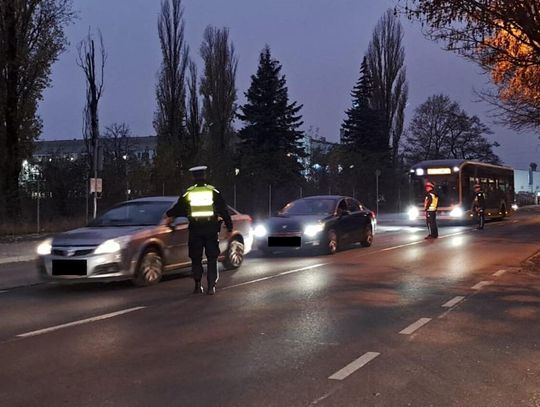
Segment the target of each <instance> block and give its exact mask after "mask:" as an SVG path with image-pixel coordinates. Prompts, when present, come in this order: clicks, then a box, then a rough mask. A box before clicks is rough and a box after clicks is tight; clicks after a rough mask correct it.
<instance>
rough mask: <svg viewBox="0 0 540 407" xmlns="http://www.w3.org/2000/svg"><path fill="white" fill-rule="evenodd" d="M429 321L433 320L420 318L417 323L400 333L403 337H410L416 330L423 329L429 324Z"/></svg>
mask: <svg viewBox="0 0 540 407" xmlns="http://www.w3.org/2000/svg"><path fill="white" fill-rule="evenodd" d="M429 321H431V318H420V319H419V320H418V321H416V322H415V323H414V324H411V325H409V326H408V327H407V328H405V329H403V330H401V331H399V333H400V334H402V335H410V334H412V333H413V332H415V331H416V330H418V329H420V328H421V327H423V326H424V325H425V324H427V323H428V322H429Z"/></svg>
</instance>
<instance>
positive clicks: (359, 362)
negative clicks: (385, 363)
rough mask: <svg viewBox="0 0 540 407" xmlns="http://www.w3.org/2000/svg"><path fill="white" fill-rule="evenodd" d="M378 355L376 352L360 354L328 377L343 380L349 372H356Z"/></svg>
mask: <svg viewBox="0 0 540 407" xmlns="http://www.w3.org/2000/svg"><path fill="white" fill-rule="evenodd" d="M379 355H380V353H378V352H366V353H364V354H363V355H362V356H360V357H359V358H358V359H356V360H353V361H352V362H351V363H349V364H348V365H347V366H345V367H344V368H343V369H341V370H338V371H337V372H336V373H334V374H333V375H332V376H330V377H329V379H331V380H343V379H345V378H347V377H348V376H350V375H351V374H353V373H354V372H356V371H357V370H358V369H360V368H361V367H363V366H365V365H367V364H368V363H369V362H371V361H372V360H373V359H375V358H376V357H377V356H379Z"/></svg>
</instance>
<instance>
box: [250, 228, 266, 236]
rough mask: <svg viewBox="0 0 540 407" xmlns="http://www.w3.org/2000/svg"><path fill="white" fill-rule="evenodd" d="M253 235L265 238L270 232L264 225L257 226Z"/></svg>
mask: <svg viewBox="0 0 540 407" xmlns="http://www.w3.org/2000/svg"><path fill="white" fill-rule="evenodd" d="M253 234H254V235H255V237H265V236H266V235H267V234H268V230H266V227H265V226H264V225H257V226H255V229H253Z"/></svg>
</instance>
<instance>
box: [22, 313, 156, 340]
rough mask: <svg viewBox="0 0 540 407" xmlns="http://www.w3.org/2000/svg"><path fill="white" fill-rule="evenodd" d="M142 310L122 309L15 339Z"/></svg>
mask: <svg viewBox="0 0 540 407" xmlns="http://www.w3.org/2000/svg"><path fill="white" fill-rule="evenodd" d="M143 308H146V307H133V308H128V309H124V310H121V311H116V312H111V313H110V314H104V315H99V316H97V317H92V318H86V319H81V320H79V321H73V322H68V323H67V324H62V325H56V326H51V327H50V328H44V329H39V330H37V331H32V332H26V333H24V334H19V335H17V337H18V338H28V337H30V336H36V335H41V334H45V333H48V332H53V331H57V330H59V329H63V328H68V327H70V326H76V325H82V324H87V323H89V322H95V321H100V320H102V319H108V318H112V317H116V316H118V315H122V314H127V313H128V312H133V311H138V310H140V309H143Z"/></svg>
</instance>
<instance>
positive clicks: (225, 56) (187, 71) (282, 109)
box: [0, 0, 498, 223]
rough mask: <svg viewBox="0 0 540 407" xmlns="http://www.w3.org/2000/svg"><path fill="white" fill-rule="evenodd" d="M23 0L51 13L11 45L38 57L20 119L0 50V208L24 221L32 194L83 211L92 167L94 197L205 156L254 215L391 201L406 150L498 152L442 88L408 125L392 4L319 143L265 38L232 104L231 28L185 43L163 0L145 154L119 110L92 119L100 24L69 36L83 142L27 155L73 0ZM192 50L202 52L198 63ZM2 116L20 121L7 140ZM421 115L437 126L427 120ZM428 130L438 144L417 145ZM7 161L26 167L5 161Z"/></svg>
mask: <svg viewBox="0 0 540 407" xmlns="http://www.w3.org/2000/svg"><path fill="white" fill-rule="evenodd" d="M25 1H26V2H30V1H31V0H25ZM25 1H23V0H21V1H20V2H17V3H11V2H9V1H7V0H0V4H1V5H2V10H3V11H4V12H5V15H6V16H7V17H9V15H10V14H9V13H10V12H12V11H13V10H11V7H14V6H12V5H11V4H17V5H18V4H19V3H21V4H22V3H25ZM32 3H35V4H37V5H39V6H40V7H37V8H34V9H32V10H34V12H35V13H53V14H52V17H54V18H51V19H50V20H48V21H51V24H52V25H51V27H48V30H44V31H43V32H42V33H40V35H42V36H43V38H44V39H48V42H44V43H43V44H41V43H40V44H41V45H40V46H41V47H44V49H39V50H28V49H27V48H25V47H22V48H21V49H20V50H15V51H17V52H20V53H21V54H20V55H21V56H19V57H17V59H16V60H17V62H18V63H19V62H20V63H21V64H29V62H28V61H30V60H31V59H32V60H33V59H35V58H37V59H36V61H38V62H40V61H42V64H41V65H39V64H38V65H36V69H37V68H39V69H40V71H39V72H38V73H36V75H37V76H36V77H37V78H38V80H36V82H33V83H32V82H29V84H28V86H27V87H28V89H34V90H33V91H32V92H33V93H31V94H30V95H28V98H27V99H24V100H22V99H21V100H19V101H18V102H17V103H18V104H17V105H16V106H18V108H19V109H20V113H19V114H18V115H17V116H16V118H18V120H20V122H17V123H15V122H13V123H12V121H13V120H14V116H13V112H12V110H10V106H12V105H13V103H15V102H14V101H13V100H11V99H10V98H12V93H10V88H9V84H10V83H11V82H10V78H11V77H10V76H9V75H10V74H11V75H22V73H19V72H18V71H16V70H15V71H14V72H12V71H10V69H11V70H13V69H15V68H19V69H21V72H23V73H24V72H25V71H24V69H22V66H18V65H17V64H15V65H14V64H13V61H11V62H10V60H9V58H7V59H6V58H3V59H2V60H0V62H1V63H2V64H4V65H5V66H6V67H8V68H9V69H4V70H1V71H0V72H2V75H4V76H2V77H0V85H1V86H0V115H2V118H3V120H2V121H1V123H4V125H3V126H0V141H1V144H0V154H1V155H0V159H1V164H2V171H1V172H2V176H1V177H0V188H1V190H2V197H1V199H0V217H1V218H2V219H4V223H28V222H34V221H35V218H36V216H37V205H38V202H37V197H39V205H40V212H41V216H42V217H43V219H47V218H51V219H54V218H58V217H60V218H66V219H71V218H73V219H78V220H79V221H80V222H83V221H84V220H86V219H88V217H89V216H90V217H91V214H92V199H91V197H90V196H89V193H88V185H89V184H88V183H89V178H90V177H91V176H92V174H94V171H97V172H98V177H100V178H102V179H103V192H102V193H101V194H100V196H99V200H98V209H99V211H102V210H104V209H105V208H107V207H110V206H111V205H114V204H115V203H117V202H119V201H122V200H125V199H132V198H136V197H141V196H148V195H178V194H180V193H181V192H182V191H183V190H184V189H185V188H186V187H187V186H188V185H189V183H190V182H191V177H190V175H189V172H188V169H189V168H190V167H191V166H193V165H200V164H203V165H208V166H209V173H210V174H209V175H210V176H209V179H210V181H211V183H213V184H214V185H215V186H216V187H217V188H218V189H219V190H221V192H222V193H223V194H224V196H225V198H226V200H227V201H228V202H229V203H230V204H231V205H235V206H236V207H237V208H238V209H239V210H241V211H244V212H247V213H250V214H253V215H255V216H265V215H268V213H270V212H273V211H275V210H277V209H279V208H280V207H281V206H282V205H284V204H285V203H286V202H288V201H290V200H292V199H296V198H299V197H301V196H307V195H315V194H343V195H349V196H354V197H356V198H358V199H360V200H361V201H362V202H363V203H364V204H365V205H367V206H368V207H371V208H375V207H376V206H379V207H380V208H381V209H382V210H388V211H390V210H400V209H401V205H402V199H401V197H405V196H407V193H406V189H407V172H408V171H407V167H408V165H410V164H411V163H412V162H414V161H415V160H419V159H424V158H455V157H459V158H468V159H479V160H485V161H489V162H498V157H497V156H496V155H495V154H494V153H493V151H492V148H493V147H495V146H496V144H490V143H489V141H488V140H487V136H489V134H490V131H489V129H488V128H487V127H486V126H485V125H484V124H482V123H481V122H480V120H479V119H478V118H477V117H474V116H472V117H471V116H468V115H467V114H466V113H465V112H464V111H463V110H462V109H461V108H460V107H459V105H458V104H457V103H456V102H452V101H451V100H449V99H448V97H446V96H444V95H434V96H432V97H430V98H429V99H428V100H427V101H426V102H425V103H424V104H422V105H421V106H419V107H418V108H417V110H416V111H415V114H414V117H413V118H412V120H411V122H410V124H409V126H408V128H406V126H405V113H404V112H405V106H406V104H407V100H408V84H407V79H406V68H405V64H404V60H405V49H404V46H403V29H402V26H401V23H400V22H399V18H398V17H397V16H396V15H395V14H394V13H393V12H392V11H391V10H389V11H388V12H386V13H385V14H384V15H383V16H382V17H381V19H380V21H379V22H378V23H377V24H376V26H375V28H374V31H373V35H372V38H371V41H370V43H369V45H368V48H367V49H366V50H365V53H364V55H363V57H362V58H361V64H360V66H359V77H358V80H357V81H356V84H354V86H352V91H351V105H350V108H349V109H347V111H346V112H345V118H344V120H343V123H341V128H340V141H339V142H337V143H325V142H321V141H320V140H318V137H317V132H314V131H312V130H310V131H308V132H307V133H306V132H305V131H304V130H303V128H304V127H305V126H304V122H303V119H302V101H298V102H297V101H293V100H290V98H289V92H288V87H287V78H286V75H285V74H284V72H285V71H286V69H287V67H286V66H283V65H282V63H281V62H280V61H279V59H278V58H277V57H276V56H275V55H273V54H272V50H271V47H270V46H269V45H266V46H264V45H263V44H261V47H262V50H261V52H260V55H259V65H258V68H257V71H256V72H254V73H253V75H252V77H251V84H250V86H249V88H248V89H247V91H246V92H245V100H246V101H245V103H244V104H243V105H240V104H239V103H238V90H237V87H236V75H237V66H238V61H239V58H238V55H237V53H236V50H235V47H234V44H233V43H232V40H231V38H230V35H229V30H228V29H227V28H219V27H213V26H209V27H207V28H206V30H205V31H204V33H202V40H201V45H200V46H199V47H198V48H193V47H190V46H189V44H187V42H186V40H185V38H184V27H185V22H184V9H183V5H182V1H181V0H163V1H162V3H161V11H160V14H159V16H158V21H157V33H158V38H159V44H160V48H161V54H162V61H161V66H160V69H159V72H158V73H157V81H156V91H155V97H156V110H155V112H154V120H153V124H154V129H155V134H156V136H157V146H156V149H155V150H156V151H155V155H154V154H142V155H137V154H135V149H134V148H133V137H132V135H131V131H130V129H129V126H128V125H127V124H125V123H120V124H119V123H113V124H111V125H109V126H107V127H104V129H100V128H99V121H98V110H99V109H98V108H99V106H98V102H99V100H100V99H102V98H106V97H107V93H106V86H104V84H106V77H107V74H106V69H105V68H106V66H105V61H106V56H107V55H106V52H105V45H104V44H106V41H104V40H103V39H102V38H101V34H100V35H99V44H97V45H95V44H94V40H93V37H92V35H91V33H90V32H89V34H88V36H87V37H86V38H84V39H83V41H81V43H80V44H79V48H78V49H79V59H78V61H77V62H78V65H79V66H80V67H81V68H82V70H83V73H84V79H85V80H86V85H87V101H86V102H87V103H86V107H85V111H84V112H83V119H84V120H83V121H84V123H83V136H84V139H85V140H86V141H87V143H86V144H87V149H86V153H85V154H80V155H77V156H71V157H70V156H66V155H65V153H64V152H62V151H58V152H52V154H49V155H47V157H46V159H42V160H41V161H39V162H37V161H35V160H33V159H32V151H33V146H34V141H35V140H36V139H37V137H38V135H39V133H40V128H41V126H40V120H39V117H38V116H37V115H36V109H35V108H36V106H37V101H38V100H39V99H40V97H41V92H42V91H43V89H44V88H45V87H46V86H47V85H48V83H49V74H50V66H51V64H52V63H53V62H54V61H55V60H56V59H57V57H58V55H59V54H60V53H61V52H62V51H63V50H64V49H65V47H66V40H65V37H64V34H63V29H64V27H65V26H66V24H68V23H69V22H70V21H71V20H72V19H73V13H72V11H71V9H70V2H69V1H67V0H32ZM15 12H16V11H15ZM33 19H39V15H32V16H31V18H30V21H34V20H33ZM0 20H1V19H0ZM36 21H37V20H36ZM0 23H1V24H0V34H1V35H2V41H1V42H0V45H1V47H2V49H1V51H2V55H3V56H6V57H9V56H10V55H11V54H10V53H9V52H12V51H13V50H11V48H10V47H9V41H8V40H9V38H8V36H7V34H6V32H8V31H9V30H8V28H9V27H7V26H6V24H7V23H9V21H8V20H5V19H3V20H1V21H0ZM17 29H20V30H22V29H23V27H17ZM25 29H28V28H25ZM98 32H99V30H98ZM105 40H106V39H105ZM47 47H48V48H47ZM96 47H97V49H96ZM194 49H195V50H196V51H194ZM8 51H9V52H8ZM40 52H41V53H43V55H42V54H41V53H40ZM196 53H198V55H199V56H200V60H201V62H202V64H201V66H197V64H196V63H195V59H196V58H194V55H196ZM38 57H39V58H38ZM25 61H26V62H25ZM38 74H39V75H38ZM6 75H8V76H6ZM40 75H41V76H40ZM23 79H24V75H23V76H21V80H23ZM351 85H353V84H351ZM32 86H34V88H32ZM10 120H11V121H10ZM6 126H11V127H10V128H12V127H13V126H17V129H18V130H17V131H18V132H19V135H18V136H17V140H18V143H19V144H18V145H17V146H16V148H15V147H14V146H13V143H14V141H13V139H12V138H10V137H9V134H10V133H9V131H8V130H9V129H8V128H7V127H6ZM430 126H431V127H430ZM437 126H439V127H437ZM337 127H338V126H337V125H336V128H337ZM426 128H431V129H439V131H438V132H436V133H434V132H431V133H430V132H426V131H425V129H426ZM337 132H338V129H336V133H337ZM328 138H329V139H332V138H333V137H332V136H330V137H328ZM314 139H315V142H313V141H314ZM435 141H437V142H438V141H440V142H441V143H442V144H441V145H440V146H439V147H438V148H426V145H429V146H432V145H434V144H433V143H434V142H435ZM432 142H433V143H432ZM23 164H24V165H23ZM14 165H16V166H18V168H22V169H23V171H20V170H19V171H15V169H14V167H13V166H14ZM14 179H15V182H14ZM376 191H378V195H377V193H376ZM403 204H404V202H403ZM8 219H9V222H7V220H8Z"/></svg>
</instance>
